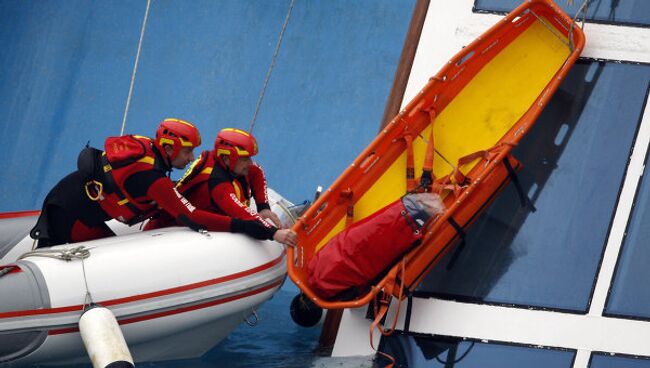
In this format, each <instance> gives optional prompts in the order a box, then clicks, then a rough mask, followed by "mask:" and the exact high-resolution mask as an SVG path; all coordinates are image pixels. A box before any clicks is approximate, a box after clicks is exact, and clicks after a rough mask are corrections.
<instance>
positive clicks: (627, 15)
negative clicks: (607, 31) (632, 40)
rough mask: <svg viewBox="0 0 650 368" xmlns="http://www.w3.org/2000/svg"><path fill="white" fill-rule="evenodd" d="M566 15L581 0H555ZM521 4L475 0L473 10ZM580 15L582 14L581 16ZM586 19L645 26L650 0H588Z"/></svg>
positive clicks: (518, 0) (505, 8)
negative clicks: (571, 0)
mask: <svg viewBox="0 0 650 368" xmlns="http://www.w3.org/2000/svg"><path fill="white" fill-rule="evenodd" d="M556 3H557V5H559V6H560V7H561V8H562V9H563V10H564V11H565V12H566V13H567V14H568V15H570V16H571V17H574V16H575V15H576V13H577V12H578V10H579V9H580V7H581V6H582V3H583V0H576V1H573V4H572V5H569V4H568V2H567V1H565V0H562V1H556ZM519 4H521V0H476V1H475V2H474V11H475V12H489V13H499V14H502V13H507V12H510V11H511V10H512V9H514V8H516V7H517V6H518V5H519ZM581 17H582V16H581ZM587 20H589V21H592V22H596V23H607V24H627V25H634V26H643V27H646V26H648V25H650V1H620V0H601V1H593V0H592V1H590V4H589V7H588V8H587Z"/></svg>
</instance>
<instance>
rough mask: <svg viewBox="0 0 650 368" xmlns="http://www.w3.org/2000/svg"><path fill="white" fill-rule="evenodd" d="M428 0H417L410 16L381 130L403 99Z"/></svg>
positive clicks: (395, 113)
mask: <svg viewBox="0 0 650 368" xmlns="http://www.w3.org/2000/svg"><path fill="white" fill-rule="evenodd" d="M429 2H430V0H417V2H416V4H415V8H414V9H413V16H412V17H411V24H410V25H409V29H408V33H407V34H406V40H405V41H404V47H403V48H402V55H401V56H400V58H399V64H398V65H397V71H396V72H395V78H394V79H393V86H392V88H391V91H390V96H388V101H387V102H386V107H385V109H384V117H383V118H382V120H381V124H380V126H379V130H380V131H381V130H382V129H383V128H384V127H385V126H386V125H387V124H388V123H390V121H391V120H392V119H393V118H394V117H395V115H397V113H398V112H399V109H400V107H401V105H402V100H403V99H404V92H405V91H406V84H407V83H408V80H409V76H410V75H411V67H413V59H414V58H415V51H416V50H417V48H418V44H419V43H420V35H421V34H422V27H423V26H424V19H425V18H426V17H427V10H428V9H429Z"/></svg>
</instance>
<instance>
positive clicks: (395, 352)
mask: <svg viewBox="0 0 650 368" xmlns="http://www.w3.org/2000/svg"><path fill="white" fill-rule="evenodd" d="M381 345H382V346H381V347H380V350H381V351H383V352H385V353H387V354H389V355H391V356H393V357H394V358H395V359H396V361H397V363H398V364H396V366H399V367H409V368H421V367H427V368H433V367H456V368H473V367H476V368H479V367H480V368H510V367H512V368H515V367H516V368H520V367H527V368H554V367H571V365H572V363H573V356H574V354H575V353H574V352H573V351H564V350H550V349H541V348H530V347H524V346H515V345H502V344H484V343H480V342H473V341H460V340H459V339H453V338H432V337H430V336H411V335H404V334H397V333H395V334H393V335H391V336H389V337H384V338H383V339H382V344H381ZM378 359H382V358H378Z"/></svg>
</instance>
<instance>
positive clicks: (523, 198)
mask: <svg viewBox="0 0 650 368" xmlns="http://www.w3.org/2000/svg"><path fill="white" fill-rule="evenodd" d="M503 164H504V165H505V166H506V170H508V175H509V176H510V180H512V183H513V184H514V185H515V189H517V194H518V195H519V202H520V203H521V207H524V208H525V207H528V208H529V209H530V211H531V212H535V211H537V208H535V205H533V202H532V201H531V200H530V198H528V196H527V195H526V194H525V193H524V189H523V188H522V187H521V183H520V182H519V176H518V175H517V172H516V171H515V169H513V168H512V165H511V164H510V160H508V156H506V157H504V158H503Z"/></svg>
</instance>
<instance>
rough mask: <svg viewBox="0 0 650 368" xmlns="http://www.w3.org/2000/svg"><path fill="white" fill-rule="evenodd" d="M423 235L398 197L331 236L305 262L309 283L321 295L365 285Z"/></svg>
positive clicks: (325, 296) (325, 295)
mask: <svg viewBox="0 0 650 368" xmlns="http://www.w3.org/2000/svg"><path fill="white" fill-rule="evenodd" d="M421 237H422V233H421V232H420V231H419V226H418V225H417V224H416V223H415V222H414V220H413V219H412V218H411V216H410V215H409V214H408V212H407V211H406V208H405V207H404V204H403V203H402V201H401V200H397V201H395V202H393V203H392V204H389V205H388V206H386V207H384V208H383V209H381V210H379V211H377V212H376V213H374V214H373V215H371V216H369V217H367V218H365V219H363V220H361V221H359V222H357V223H355V224H353V225H351V226H350V227H348V228H347V229H345V230H344V231H342V232H340V233H339V234H337V235H336V236H334V237H333V238H332V239H331V240H330V241H329V242H328V243H327V244H326V245H325V246H324V247H323V249H321V250H320V251H319V252H318V253H316V254H315V255H314V257H313V258H312V259H311V261H310V262H309V265H308V271H309V284H310V285H311V287H312V288H313V289H314V291H316V292H317V293H318V294H319V295H320V296H322V297H323V298H332V297H334V296H335V295H337V294H339V293H341V292H344V291H347V290H349V289H351V288H353V289H354V288H364V287H367V286H368V285H369V284H370V282H371V281H373V280H374V279H375V278H376V277H377V276H379V275H380V274H381V273H382V271H384V270H386V269H387V268H388V267H389V266H391V265H392V264H393V262H394V261H395V260H396V259H397V258H398V257H399V256H400V255H402V254H404V253H405V252H406V251H407V250H408V249H409V248H410V247H411V245H412V244H413V243H414V242H415V241H417V240H418V239H420V238H421Z"/></svg>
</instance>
